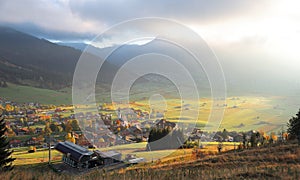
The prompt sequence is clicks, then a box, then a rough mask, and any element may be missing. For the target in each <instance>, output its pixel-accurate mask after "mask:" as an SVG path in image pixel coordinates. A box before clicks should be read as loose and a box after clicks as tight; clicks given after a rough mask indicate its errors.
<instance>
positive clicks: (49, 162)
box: [48, 133, 51, 165]
mask: <svg viewBox="0 0 300 180" xmlns="http://www.w3.org/2000/svg"><path fill="white" fill-rule="evenodd" d="M48 145H49V147H48V148H49V161H48V164H49V165H50V164H51V134H50V133H49V143H48Z"/></svg>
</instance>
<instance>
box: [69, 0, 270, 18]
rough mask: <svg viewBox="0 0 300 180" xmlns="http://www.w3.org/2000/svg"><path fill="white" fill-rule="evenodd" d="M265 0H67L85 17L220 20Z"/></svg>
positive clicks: (260, 8) (257, 8) (260, 6)
mask: <svg viewBox="0 0 300 180" xmlns="http://www.w3.org/2000/svg"><path fill="white" fill-rule="evenodd" d="M265 3H266V1H260V2H259V3H254V2H252V1H243V0H242V1H241V0H230V1H228V0H218V1H207V0H190V1H181V0H165V1H161V0H152V1H140V0H130V1H124V0H115V1H111V0H101V1H98V0H76V1H69V5H70V8H71V10H72V12H73V13H74V14H76V15H78V16H79V17H81V18H83V19H85V20H87V19H93V20H96V21H99V20H100V21H102V22H105V23H118V22H121V21H124V20H128V19H133V18H141V17H149V16H151V17H162V18H171V19H175V20H178V21H184V22H195V21H196V22H198V23H201V22H208V21H216V20H219V21H223V20H226V19H227V18H232V17H234V16H236V15H239V14H244V13H251V12H253V10H254V9H255V11H256V13H257V11H264V10H265V6H264V5H265Z"/></svg>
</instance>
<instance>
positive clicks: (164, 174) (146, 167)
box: [0, 144, 300, 179]
mask: <svg viewBox="0 0 300 180" xmlns="http://www.w3.org/2000/svg"><path fill="white" fill-rule="evenodd" d="M178 155H179V156H177V158H176V157H174V156H173V159H170V160H166V161H160V162H154V163H146V164H139V165H136V166H132V167H129V168H127V169H121V170H117V171H113V172H103V171H102V170H94V171H91V172H88V173H85V174H82V175H79V176H75V175H72V174H64V173H63V174H57V173H55V172H52V171H51V169H49V168H47V166H46V165H45V164H42V165H39V166H35V165H31V166H23V167H16V168H15V170H14V171H13V172H8V173H2V174H0V178H4V179H20V178H21V177H22V179H37V178H38V179H49V178H52V179H95V178H96V179H228V178H229V179H245V178H246V179H299V177H300V170H299V169H300V147H299V146H298V145H296V144H286V145H276V146H274V145H273V146H270V147H260V148H255V149H248V150H243V151H232V152H226V153H222V154H215V155H214V154H204V156H202V157H201V158H198V159H197V158H195V157H193V156H191V155H190V154H188V155H186V156H184V155H182V154H178Z"/></svg>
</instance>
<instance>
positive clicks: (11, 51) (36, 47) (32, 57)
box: [0, 27, 98, 89]
mask: <svg viewBox="0 0 300 180" xmlns="http://www.w3.org/2000/svg"><path fill="white" fill-rule="evenodd" d="M81 54H82V52H81V51H80V50H77V49H74V48H71V47H66V46H60V45H57V44H54V43H51V42H49V41H47V40H45V39H39V38H36V37H33V36H31V35H28V34H25V33H22V32H19V31H16V30H14V29H11V28H8V27H0V77H1V79H2V80H5V81H8V82H12V83H15V84H21V85H29V86H34V87H41V88H48V89H61V88H64V87H67V86H70V85H71V83H72V77H73V73H74V70H75V67H76V63H77V61H78V60H79V58H80V56H81ZM89 57H90V58H95V59H97V58H98V57H96V56H93V55H89Z"/></svg>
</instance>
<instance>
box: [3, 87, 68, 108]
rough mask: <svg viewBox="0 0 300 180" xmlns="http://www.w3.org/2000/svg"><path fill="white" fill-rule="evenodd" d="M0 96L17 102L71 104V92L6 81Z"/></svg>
mask: <svg viewBox="0 0 300 180" xmlns="http://www.w3.org/2000/svg"><path fill="white" fill-rule="evenodd" d="M0 97H2V98H5V99H7V100H10V101H15V102H19V103H25V102H27V103H28V102H39V103H42V104H55V105H59V104H71V103H72V99H71V94H70V93H66V92H61V91H54V90H48V89H40V88H34V87H29V86H20V85H15V84H11V83H8V87H7V88H0Z"/></svg>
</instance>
